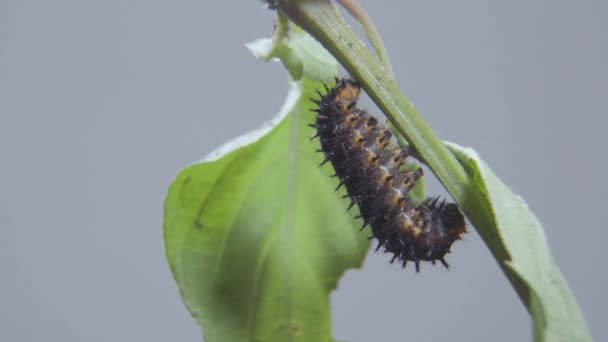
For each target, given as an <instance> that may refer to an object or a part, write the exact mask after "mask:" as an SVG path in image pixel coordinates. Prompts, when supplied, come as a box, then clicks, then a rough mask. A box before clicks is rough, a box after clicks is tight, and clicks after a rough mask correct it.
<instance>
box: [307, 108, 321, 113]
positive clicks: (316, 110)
mask: <svg viewBox="0 0 608 342" xmlns="http://www.w3.org/2000/svg"><path fill="white" fill-rule="evenodd" d="M309 111H311V112H317V113H318V112H320V111H321V109H320V108H310V109H309Z"/></svg>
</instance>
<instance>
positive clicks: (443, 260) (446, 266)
mask: <svg viewBox="0 0 608 342" xmlns="http://www.w3.org/2000/svg"><path fill="white" fill-rule="evenodd" d="M439 261H441V263H442V264H443V266H445V268H450V265H448V263H447V262H446V261H445V259H443V258H441V259H439Z"/></svg>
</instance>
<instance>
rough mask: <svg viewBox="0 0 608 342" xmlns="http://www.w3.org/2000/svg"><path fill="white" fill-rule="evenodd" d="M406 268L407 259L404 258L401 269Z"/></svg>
mask: <svg viewBox="0 0 608 342" xmlns="http://www.w3.org/2000/svg"><path fill="white" fill-rule="evenodd" d="M405 266H407V259H405V258H404V259H403V262H402V263H401V267H403V268H405Z"/></svg>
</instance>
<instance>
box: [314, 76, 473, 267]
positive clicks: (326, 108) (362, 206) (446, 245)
mask: <svg viewBox="0 0 608 342" xmlns="http://www.w3.org/2000/svg"><path fill="white" fill-rule="evenodd" d="M324 86H325V93H322V92H321V91H319V90H317V93H318V94H319V96H320V98H318V99H316V98H311V99H310V100H311V101H313V102H314V103H315V104H316V105H317V107H315V108H313V109H311V110H312V111H314V112H316V113H317V114H316V119H315V122H314V123H311V124H309V126H311V127H314V128H315V129H316V134H315V135H314V136H313V138H317V137H318V138H319V139H320V141H321V149H320V150H318V151H319V152H321V153H323V154H324V156H325V158H324V160H323V162H321V165H323V164H325V163H327V162H331V164H332V165H333V168H334V170H335V175H334V176H336V177H338V179H339V184H338V187H337V188H336V190H338V189H339V188H340V187H342V186H345V187H346V190H347V193H348V194H347V195H346V196H344V197H350V199H351V203H350V205H349V206H348V209H351V208H352V207H353V206H355V205H357V206H358V207H359V211H360V215H359V216H357V217H359V218H362V219H363V226H362V227H361V230H363V229H364V228H365V227H367V226H370V227H371V232H372V235H373V237H375V238H376V239H377V240H378V246H377V248H376V251H378V250H379V249H380V248H382V247H384V252H385V253H392V254H393V257H392V259H391V263H393V262H394V261H395V260H400V261H401V264H402V266H403V267H404V268H405V266H406V264H407V263H408V261H412V262H413V263H414V264H415V267H416V272H419V271H420V262H421V261H430V262H431V263H433V264H435V262H436V261H440V262H441V263H442V264H443V265H444V266H445V267H446V268H448V263H447V262H446V261H445V259H444V257H445V255H446V254H447V253H449V252H450V248H451V246H452V244H453V243H454V242H455V241H456V240H459V239H460V238H461V235H462V234H464V233H465V232H466V227H465V220H464V217H463V215H462V213H461V212H460V210H459V209H458V206H457V205H456V204H454V203H446V201H445V200H441V201H440V200H439V198H438V197H430V198H427V199H425V200H424V201H423V202H422V203H420V204H416V203H414V202H413V200H412V199H411V196H410V195H409V191H410V190H411V189H412V188H413V187H414V185H416V183H417V181H418V180H419V179H420V177H422V175H423V171H422V169H421V168H418V169H416V170H415V171H411V170H407V169H405V168H402V166H403V164H404V162H405V159H406V158H407V157H408V156H410V151H409V150H408V149H401V148H399V146H398V145H397V144H396V143H395V142H394V139H393V138H392V134H391V133H390V132H389V130H388V129H387V128H386V127H385V126H383V125H382V124H380V123H379V122H378V120H377V119H376V118H375V117H373V116H371V115H370V114H369V113H368V112H367V111H365V110H362V109H359V108H357V100H358V99H359V95H360V93H361V86H360V85H359V84H358V83H357V82H355V81H354V80H350V79H345V78H342V79H339V78H336V85H335V86H334V87H333V88H329V87H328V86H327V85H324ZM311 139H312V138H311ZM370 238H372V237H370Z"/></svg>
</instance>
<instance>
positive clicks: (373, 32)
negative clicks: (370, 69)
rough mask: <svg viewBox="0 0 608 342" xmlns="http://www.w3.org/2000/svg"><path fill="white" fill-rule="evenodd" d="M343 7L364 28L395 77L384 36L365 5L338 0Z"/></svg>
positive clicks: (350, 0)
mask: <svg viewBox="0 0 608 342" xmlns="http://www.w3.org/2000/svg"><path fill="white" fill-rule="evenodd" d="M336 2H338V3H339V4H340V5H342V7H344V8H345V9H346V10H347V11H348V13H350V15H352V16H353V18H355V19H356V20H357V21H358V22H359V24H360V25H361V27H363V30H364V31H365V34H366V35H367V39H369V41H370V43H372V46H373V47H374V50H376V54H377V55H378V58H379V59H380V61H381V62H382V66H384V70H385V71H386V73H387V74H388V75H389V76H390V77H391V78H395V77H394V75H393V66H392V65H391V61H390V58H389V57H388V53H387V52H386V48H385V47H384V42H383V41H382V37H380V33H378V29H377V28H376V25H374V21H373V20H372V18H371V17H370V16H369V15H368V14H367V12H366V11H365V9H364V8H363V6H361V4H359V1H357V0H336Z"/></svg>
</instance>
